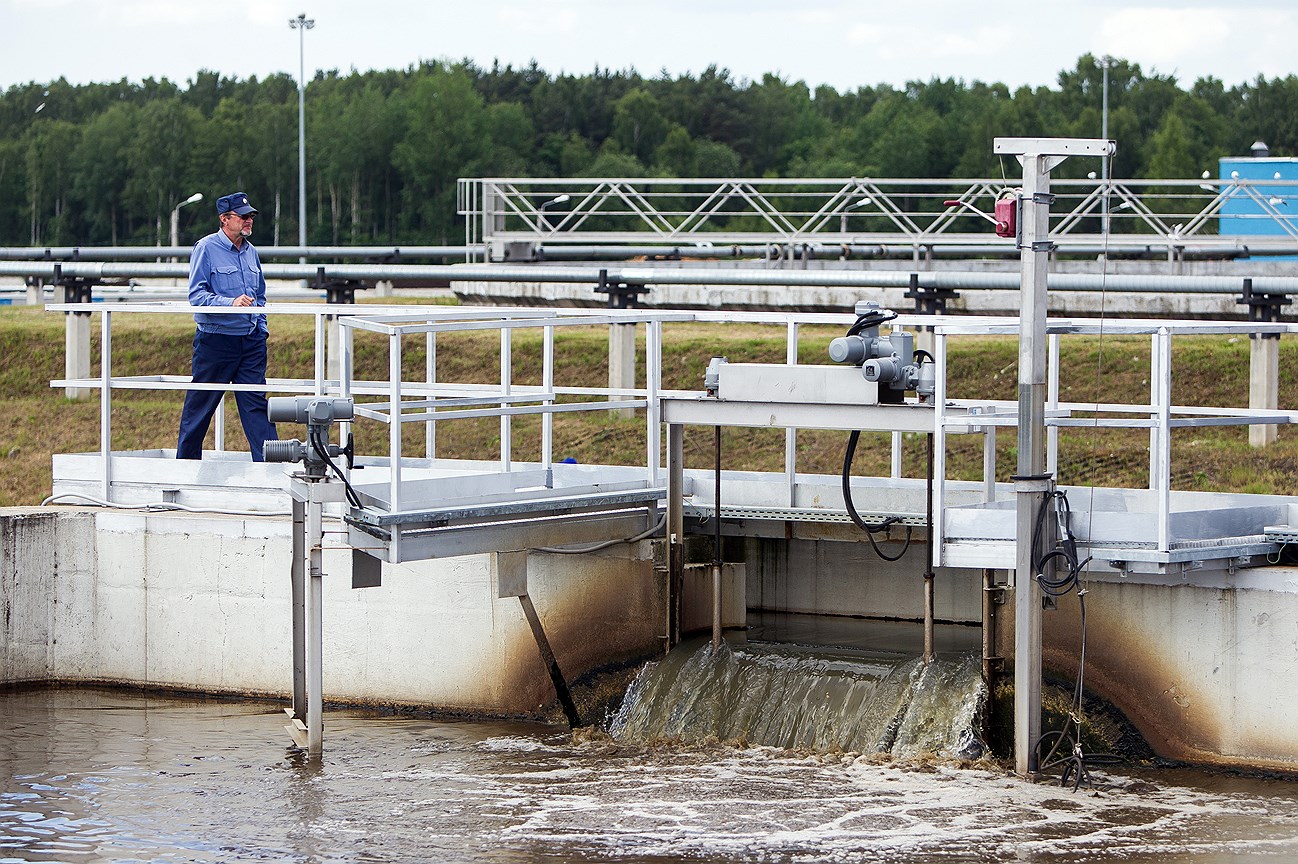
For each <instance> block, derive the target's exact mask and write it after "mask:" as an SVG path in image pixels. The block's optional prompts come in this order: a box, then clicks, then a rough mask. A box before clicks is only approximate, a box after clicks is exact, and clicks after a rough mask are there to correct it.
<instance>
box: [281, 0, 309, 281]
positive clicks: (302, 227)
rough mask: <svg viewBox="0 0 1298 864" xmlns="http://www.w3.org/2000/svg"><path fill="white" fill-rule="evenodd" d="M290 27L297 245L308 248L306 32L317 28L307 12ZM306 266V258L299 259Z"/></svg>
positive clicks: (293, 19)
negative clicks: (294, 47)
mask: <svg viewBox="0 0 1298 864" xmlns="http://www.w3.org/2000/svg"><path fill="white" fill-rule="evenodd" d="M288 26H289V27H290V28H292V29H293V30H296V31H297V33H298V40H297V41H298V51H297V59H298V69H297V81H298V84H297V243H298V245H299V246H301V247H302V248H303V249H305V248H306V31H308V30H310V29H311V28H312V27H314V26H315V19H314V18H308V17H306V13H305V12H301V13H299V14H298V16H297V17H296V18H290V19H288ZM298 263H300V264H305V263H306V256H305V255H303V256H302V257H301V258H299V259H298Z"/></svg>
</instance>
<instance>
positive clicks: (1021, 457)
mask: <svg viewBox="0 0 1298 864" xmlns="http://www.w3.org/2000/svg"><path fill="white" fill-rule="evenodd" d="M994 150H995V152H996V153H999V154H1013V155H1016V156H1018V157H1019V159H1020V161H1021V162H1022V163H1023V193H1022V198H1021V207H1020V213H1019V220H1018V221H1019V226H1018V227H1019V238H1018V241H1019V249H1020V254H1021V256H1022V264H1021V268H1020V274H1021V275H1020V285H1021V288H1020V299H1019V413H1018V448H1019V453H1018V471H1017V473H1016V475H1015V478H1014V484H1015V485H1014V489H1015V500H1016V516H1017V519H1016V522H1015V526H1016V531H1017V545H1016V555H1015V559H1014V766H1015V770H1017V771H1018V772H1019V773H1020V774H1024V775H1028V774H1032V773H1035V772H1036V770H1037V757H1036V746H1037V740H1038V739H1039V738H1040V737H1041V593H1040V592H1039V591H1038V590H1037V588H1036V579H1035V571H1036V562H1035V561H1034V560H1033V557H1034V554H1035V552H1034V549H1033V548H1032V547H1033V543H1032V537H1033V531H1034V529H1035V526H1036V516H1037V510H1038V508H1039V507H1041V506H1042V504H1043V503H1044V501H1045V496H1046V494H1047V493H1048V492H1049V491H1050V490H1051V489H1052V484H1051V480H1050V477H1049V476H1048V475H1047V474H1046V434H1045V433H1046V396H1047V382H1046V365H1047V363H1046V352H1047V342H1046V329H1047V328H1046V274H1047V270H1048V268H1049V262H1050V250H1051V243H1050V202H1051V200H1052V196H1051V194H1050V171H1051V169H1053V168H1054V167H1055V166H1056V165H1058V164H1059V163H1060V162H1062V161H1063V160H1064V159H1066V158H1067V157H1069V156H1100V157H1103V158H1107V157H1109V156H1111V155H1112V154H1113V145H1112V144H1111V143H1110V142H1108V141H1097V140H1094V139H1085V138H997V139H996V141H995V145H994ZM1051 522H1052V520H1046V524H1047V525H1050V524H1051ZM1043 541H1044V543H1045V544H1047V545H1049V544H1050V543H1051V542H1052V541H1051V538H1050V537H1048V536H1047V537H1044V538H1043Z"/></svg>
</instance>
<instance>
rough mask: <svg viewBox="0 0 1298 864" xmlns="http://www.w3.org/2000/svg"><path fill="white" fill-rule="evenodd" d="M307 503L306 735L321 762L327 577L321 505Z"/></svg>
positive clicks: (313, 754) (311, 752)
mask: <svg viewBox="0 0 1298 864" xmlns="http://www.w3.org/2000/svg"><path fill="white" fill-rule="evenodd" d="M311 497H312V500H310V501H308V502H307V510H306V529H307V538H306V542H307V552H308V554H309V555H310V561H311V565H310V570H309V571H308V573H307V577H308V585H307V591H306V637H307V638H306V735H307V745H306V749H307V755H308V756H309V757H311V758H314V759H318V758H320V754H321V753H322V752H323V750H324V712H323V700H324V674H323V669H324V615H323V612H322V606H323V605H324V578H323V575H324V573H323V567H322V564H323V562H322V560H321V559H322V550H321V544H322V543H323V542H324V526H323V520H322V513H321V509H322V505H321V503H320V502H319V501H317V500H314V499H315V496H314V495H313V496H311Z"/></svg>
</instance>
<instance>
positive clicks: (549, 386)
mask: <svg viewBox="0 0 1298 864" xmlns="http://www.w3.org/2000/svg"><path fill="white" fill-rule="evenodd" d="M541 333H542V336H541V392H543V393H544V394H545V401H544V402H543V403H542V404H544V405H547V406H548V405H553V404H554V398H553V394H554V325H553V324H547V325H545V327H543V328H542V329H541ZM553 467H554V412H553V411H546V412H545V413H544V414H542V415H541V469H542V470H543V471H545V472H546V473H547V474H549V472H550V470H551V469H552V468H553ZM553 482H554V481H553V478H551V485H553Z"/></svg>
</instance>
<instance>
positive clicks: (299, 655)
mask: <svg viewBox="0 0 1298 864" xmlns="http://www.w3.org/2000/svg"><path fill="white" fill-rule="evenodd" d="M291 498H292V502H293V567H292V569H291V571H290V576H289V578H290V579H291V581H292V596H293V710H292V711H291V712H290V716H291V717H292V718H293V719H294V720H298V721H301V722H303V723H305V722H306V711H307V700H306V568H307V553H306V546H307V542H306V504H305V503H304V502H303V501H302V500H301V499H299V498H298V497H297V496H296V495H292V496H291Z"/></svg>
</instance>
